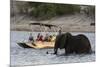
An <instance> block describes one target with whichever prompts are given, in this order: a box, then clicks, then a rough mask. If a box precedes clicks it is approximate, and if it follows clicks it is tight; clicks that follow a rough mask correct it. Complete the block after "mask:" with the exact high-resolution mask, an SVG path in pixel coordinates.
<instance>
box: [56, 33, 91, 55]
mask: <svg viewBox="0 0 100 67" xmlns="http://www.w3.org/2000/svg"><path fill="white" fill-rule="evenodd" d="M58 48H60V49H65V54H70V53H76V54H82V53H90V52H91V51H92V49H91V44H90V41H89V39H88V38H87V37H86V36H85V35H83V34H78V35H76V36H73V35H72V34H71V33H64V34H61V35H57V37H56V41H55V46H54V54H57V51H58Z"/></svg>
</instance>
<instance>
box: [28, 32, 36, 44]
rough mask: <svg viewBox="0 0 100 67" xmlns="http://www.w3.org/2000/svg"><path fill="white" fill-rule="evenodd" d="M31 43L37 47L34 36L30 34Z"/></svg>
mask: <svg viewBox="0 0 100 67" xmlns="http://www.w3.org/2000/svg"><path fill="white" fill-rule="evenodd" d="M29 42H30V43H31V44H32V45H34V46H36V45H35V44H34V38H33V36H32V33H30V36H29Z"/></svg>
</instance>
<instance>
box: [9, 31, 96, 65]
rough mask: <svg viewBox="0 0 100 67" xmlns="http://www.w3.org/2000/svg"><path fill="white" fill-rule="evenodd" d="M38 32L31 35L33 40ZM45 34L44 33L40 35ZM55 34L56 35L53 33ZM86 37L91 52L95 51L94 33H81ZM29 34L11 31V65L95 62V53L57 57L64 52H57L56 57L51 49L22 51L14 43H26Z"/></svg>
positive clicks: (22, 49)
mask: <svg viewBox="0 0 100 67" xmlns="http://www.w3.org/2000/svg"><path fill="white" fill-rule="evenodd" d="M37 33H38V32H35V33H33V35H34V39H36V36H37ZM42 34H45V33H42ZM55 34H57V33H55ZM72 34H73V35H77V34H80V32H78V33H76V32H74V33H72ZM81 34H84V35H86V36H87V37H88V38H89V40H90V42H91V46H92V50H93V51H95V34H94V33H81ZM28 37H29V32H24V31H23V32H18V31H11V65H40V64H58V63H74V62H92V61H95V53H92V54H87V55H84V54H83V55H82V54H81V55H76V54H71V55H68V56H59V55H61V54H63V53H64V50H59V51H58V54H59V55H58V56H56V55H52V54H46V52H47V51H48V52H49V53H53V49H32V48H30V49H27V48H26V49H24V48H21V47H20V46H18V45H17V44H16V43H17V42H19V41H27V39H28Z"/></svg>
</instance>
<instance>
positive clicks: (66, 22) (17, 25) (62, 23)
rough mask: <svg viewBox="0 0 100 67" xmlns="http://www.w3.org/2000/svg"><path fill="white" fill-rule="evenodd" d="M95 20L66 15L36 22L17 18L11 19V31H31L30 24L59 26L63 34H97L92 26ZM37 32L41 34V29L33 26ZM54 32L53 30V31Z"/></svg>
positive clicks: (21, 17)
mask: <svg viewBox="0 0 100 67" xmlns="http://www.w3.org/2000/svg"><path fill="white" fill-rule="evenodd" d="M94 22H95V21H94V20H93V19H90V18H89V17H87V16H85V15H82V14H75V15H66V16H61V17H54V18H52V19H50V20H41V21H36V20H34V19H30V18H28V17H26V16H17V17H13V18H11V28H10V29H11V31H31V28H30V25H29V23H46V24H53V25H57V26H59V27H61V28H62V31H63V32H95V26H91V25H90V24H91V23H94ZM32 29H34V31H35V32H39V31H40V28H39V27H35V26H33V27H32ZM51 31H53V30H51Z"/></svg>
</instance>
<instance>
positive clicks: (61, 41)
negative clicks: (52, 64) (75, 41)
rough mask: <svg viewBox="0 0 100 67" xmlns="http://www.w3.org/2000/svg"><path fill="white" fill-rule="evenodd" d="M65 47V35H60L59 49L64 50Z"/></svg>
mask: <svg viewBox="0 0 100 67" xmlns="http://www.w3.org/2000/svg"><path fill="white" fill-rule="evenodd" d="M65 45H66V34H62V36H61V38H60V49H62V48H64V47H65Z"/></svg>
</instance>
